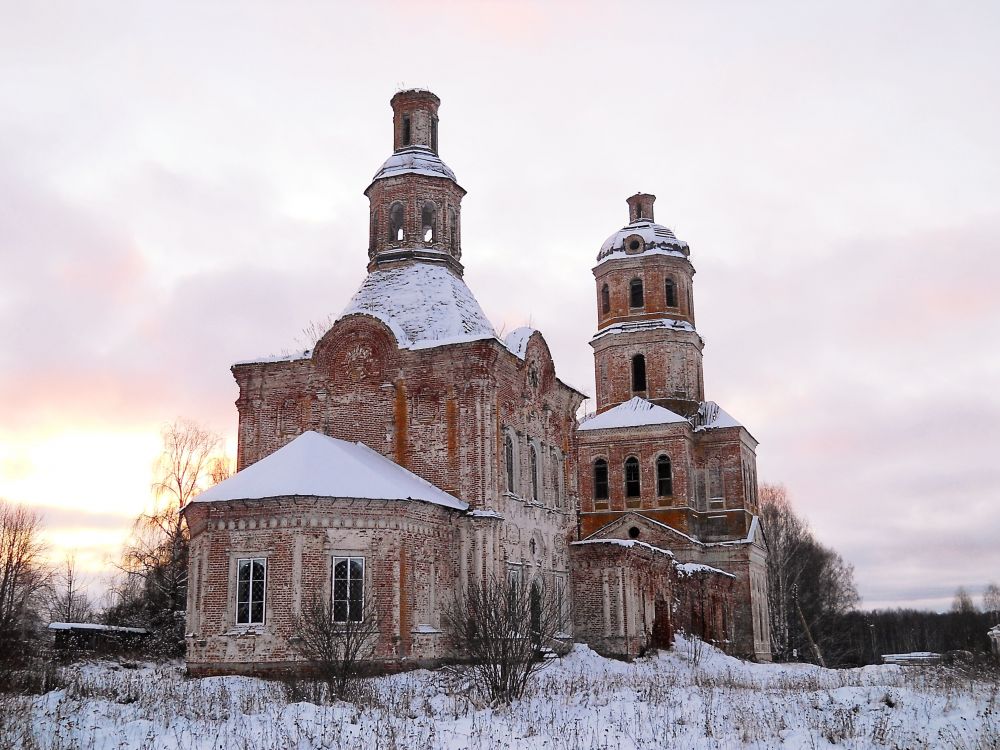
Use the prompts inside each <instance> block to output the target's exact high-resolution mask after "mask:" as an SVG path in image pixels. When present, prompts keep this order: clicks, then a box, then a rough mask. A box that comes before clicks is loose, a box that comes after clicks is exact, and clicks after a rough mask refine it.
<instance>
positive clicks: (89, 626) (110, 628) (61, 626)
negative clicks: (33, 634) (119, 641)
mask: <svg viewBox="0 0 1000 750" xmlns="http://www.w3.org/2000/svg"><path fill="white" fill-rule="evenodd" d="M49 630H100V631H101V632H105V633H107V632H111V633H140V634H141V633H147V632H149V631H147V630H146V629H145V628H126V627H124V626H122V625H101V624H100V623H96V622H50V623H49Z"/></svg>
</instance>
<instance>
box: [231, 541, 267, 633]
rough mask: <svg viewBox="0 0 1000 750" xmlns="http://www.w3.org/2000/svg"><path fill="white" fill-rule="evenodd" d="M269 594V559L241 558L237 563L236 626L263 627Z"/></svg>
mask: <svg viewBox="0 0 1000 750" xmlns="http://www.w3.org/2000/svg"><path fill="white" fill-rule="evenodd" d="M266 592H267V558H266V557H241V558H240V559H238V560H237V561H236V624H237V625H262V624H263V623H264V597H265V595H266Z"/></svg>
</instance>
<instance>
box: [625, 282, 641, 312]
mask: <svg viewBox="0 0 1000 750" xmlns="http://www.w3.org/2000/svg"><path fill="white" fill-rule="evenodd" d="M628 304H629V307H642V279H632V282H631V283H630V284H629V285H628Z"/></svg>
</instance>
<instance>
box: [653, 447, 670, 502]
mask: <svg viewBox="0 0 1000 750" xmlns="http://www.w3.org/2000/svg"><path fill="white" fill-rule="evenodd" d="M671 474H672V472H671V467H670V459H669V458H668V457H667V456H660V457H659V458H657V459H656V494H657V495H659V496H660V497H670V496H671V495H673V494H674V479H673V476H672V475H671Z"/></svg>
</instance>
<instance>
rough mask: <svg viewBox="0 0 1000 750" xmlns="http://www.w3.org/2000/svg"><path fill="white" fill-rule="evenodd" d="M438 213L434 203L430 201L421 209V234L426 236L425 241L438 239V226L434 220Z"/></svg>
mask: <svg viewBox="0 0 1000 750" xmlns="http://www.w3.org/2000/svg"><path fill="white" fill-rule="evenodd" d="M436 213H437V211H436V209H435V208H434V204H433V203H431V202H430V201H427V202H426V203H425V204H424V207H423V209H422V210H421V211H420V236H421V237H423V238H424V242H436V241H437V227H436V226H435V225H436V222H435V221H434V219H435V218H436V217H435V214H436Z"/></svg>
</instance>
